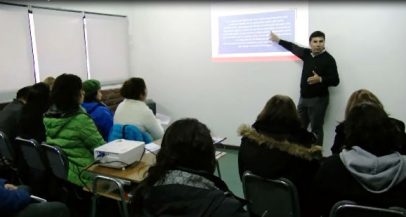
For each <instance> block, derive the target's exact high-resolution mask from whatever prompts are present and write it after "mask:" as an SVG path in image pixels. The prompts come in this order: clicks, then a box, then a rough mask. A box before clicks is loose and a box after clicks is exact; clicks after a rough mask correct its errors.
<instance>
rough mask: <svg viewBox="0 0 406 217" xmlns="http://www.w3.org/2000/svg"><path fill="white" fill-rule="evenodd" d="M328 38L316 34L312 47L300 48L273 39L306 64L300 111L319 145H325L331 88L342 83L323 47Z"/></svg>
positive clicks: (275, 36) (311, 37) (304, 124)
mask: <svg viewBox="0 0 406 217" xmlns="http://www.w3.org/2000/svg"><path fill="white" fill-rule="evenodd" d="M325 39H326V37H325V35H324V33H323V32H320V31H315V32H313V33H312V34H311V35H310V37H309V45H310V49H309V48H304V47H300V46H298V45H296V44H293V43H292V42H289V41H285V40H282V39H280V38H279V37H278V36H277V35H276V34H274V33H273V32H271V33H270V40H271V41H273V42H276V43H278V44H279V45H280V46H282V47H284V48H285V49H287V50H289V51H290V52H292V53H293V54H294V55H295V56H297V57H299V58H300V59H302V61H303V69H302V76H301V79H300V99H299V104H298V112H299V115H300V118H301V120H302V123H303V126H304V127H306V128H307V127H308V125H309V124H310V127H311V131H312V132H313V133H315V134H316V135H317V143H316V144H318V145H323V135H324V134H323V124H324V116H325V114H326V109H327V106H328V103H329V93H328V87H329V86H337V85H338V84H339V83H340V79H339V77H338V72H337V65H336V61H335V60H334V57H333V56H331V55H330V54H329V53H328V52H327V51H326V50H325V48H324V42H325Z"/></svg>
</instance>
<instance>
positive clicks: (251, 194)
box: [243, 171, 300, 217]
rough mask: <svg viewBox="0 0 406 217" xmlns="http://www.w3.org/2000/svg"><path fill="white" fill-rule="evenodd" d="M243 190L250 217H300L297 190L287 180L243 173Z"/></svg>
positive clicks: (248, 172)
mask: <svg viewBox="0 0 406 217" xmlns="http://www.w3.org/2000/svg"><path fill="white" fill-rule="evenodd" d="M243 190H244V196H245V199H247V200H248V207H247V208H248V211H249V212H250V214H251V215H252V216H261V217H264V216H277V217H299V216H300V209H299V200H298V194H297V190H296V187H295V185H294V184H293V183H292V182H291V181H289V180H288V179H285V178H278V179H267V178H264V177H260V176H258V175H255V174H252V173H251V172H250V171H245V172H244V174H243Z"/></svg>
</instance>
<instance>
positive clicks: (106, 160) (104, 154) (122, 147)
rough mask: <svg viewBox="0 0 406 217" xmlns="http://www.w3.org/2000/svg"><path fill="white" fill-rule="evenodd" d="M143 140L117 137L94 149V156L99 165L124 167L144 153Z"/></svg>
mask: <svg viewBox="0 0 406 217" xmlns="http://www.w3.org/2000/svg"><path fill="white" fill-rule="evenodd" d="M144 146H145V144H144V142H140V141H133V140H125V139H117V140H113V141H111V142H109V143H106V144H104V145H101V146H99V147H97V148H95V149H94V158H95V159H96V160H99V161H100V165H101V166H106V167H112V168H120V169H121V168H124V167H126V166H128V165H131V164H133V163H134V162H136V161H140V160H141V158H142V155H143V154H144V148H145V147H144Z"/></svg>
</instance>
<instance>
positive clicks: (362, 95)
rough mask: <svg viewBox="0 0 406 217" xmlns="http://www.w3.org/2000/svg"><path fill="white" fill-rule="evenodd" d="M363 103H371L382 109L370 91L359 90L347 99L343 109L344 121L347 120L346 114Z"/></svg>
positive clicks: (379, 102)
mask: <svg viewBox="0 0 406 217" xmlns="http://www.w3.org/2000/svg"><path fill="white" fill-rule="evenodd" d="M365 102H368V103H372V104H374V105H376V106H378V107H380V108H381V109H384V108H383V105H382V103H381V101H379V99H378V97H377V96H375V95H374V94H373V93H372V92H371V91H369V90H367V89H359V90H357V91H355V92H353V93H352V94H351V96H350V98H348V101H347V107H346V108H345V119H347V117H348V114H349V113H350V111H351V110H352V109H353V108H354V106H356V105H358V104H360V103H365Z"/></svg>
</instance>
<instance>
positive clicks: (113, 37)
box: [86, 14, 129, 84]
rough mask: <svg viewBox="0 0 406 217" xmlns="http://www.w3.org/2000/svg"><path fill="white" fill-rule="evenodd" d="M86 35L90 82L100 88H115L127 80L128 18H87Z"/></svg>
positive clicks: (88, 16) (91, 16)
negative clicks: (112, 86)
mask: <svg viewBox="0 0 406 217" xmlns="http://www.w3.org/2000/svg"><path fill="white" fill-rule="evenodd" d="M86 35H87V48H88V58H89V74H90V76H91V78H93V79H97V80H100V82H101V83H102V84H117V83H118V82H122V81H124V80H125V79H127V78H128V77H129V50H128V20H127V18H125V17H114V16H103V15H97V14H86Z"/></svg>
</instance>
